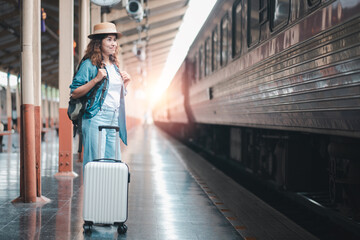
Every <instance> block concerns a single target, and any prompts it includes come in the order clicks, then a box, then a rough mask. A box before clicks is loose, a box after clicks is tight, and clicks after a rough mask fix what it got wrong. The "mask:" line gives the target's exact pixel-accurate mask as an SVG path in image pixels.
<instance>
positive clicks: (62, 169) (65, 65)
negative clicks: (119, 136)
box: [56, 0, 77, 177]
mask: <svg viewBox="0 0 360 240" xmlns="http://www.w3.org/2000/svg"><path fill="white" fill-rule="evenodd" d="M59 23H60V24H59V25H60V26H59V29H60V36H59V45H60V49H59V90H60V96H59V97H60V104H59V172H58V173H57V174H56V176H70V177H76V176H77V174H76V173H75V172H73V150H72V143H73V138H72V135H73V128H72V122H71V121H70V119H69V118H68V116H67V105H68V101H69V85H70V84H71V81H72V77H73V72H74V50H73V41H74V1H73V0H62V1H59Z"/></svg>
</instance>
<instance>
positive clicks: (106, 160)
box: [93, 158, 122, 162]
mask: <svg viewBox="0 0 360 240" xmlns="http://www.w3.org/2000/svg"><path fill="white" fill-rule="evenodd" d="M93 162H122V161H121V160H117V159H113V158H100V159H94V160H93Z"/></svg>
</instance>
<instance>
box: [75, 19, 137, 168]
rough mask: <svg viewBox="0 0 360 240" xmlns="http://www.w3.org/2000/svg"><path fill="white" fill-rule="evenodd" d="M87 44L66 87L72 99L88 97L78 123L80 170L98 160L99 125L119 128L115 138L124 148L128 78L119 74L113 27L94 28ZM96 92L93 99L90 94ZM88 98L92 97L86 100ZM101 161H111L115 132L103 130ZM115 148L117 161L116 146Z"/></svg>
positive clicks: (117, 51)
mask: <svg viewBox="0 0 360 240" xmlns="http://www.w3.org/2000/svg"><path fill="white" fill-rule="evenodd" d="M88 37H89V38H90V39H91V41H90V43H89V44H88V46H87V49H86V52H85V56H84V58H83V60H82V62H81V64H80V66H79V70H78V71H77V73H76V75H75V76H74V79H73V81H72V84H71V85H70V89H71V96H72V97H73V98H75V99H76V98H80V97H83V96H85V95H86V96H87V97H88V104H87V108H86V110H85V114H84V115H83V119H82V134H83V145H84V156H83V166H85V164H86V163H88V162H89V161H92V160H94V159H96V158H98V156H99V155H98V144H99V143H98V136H99V130H98V126H99V125H112V126H119V128H120V131H119V135H120V138H121V139H122V141H123V142H124V143H125V144H127V140H126V138H127V135H126V123H125V101H124V97H125V95H126V87H127V85H128V83H129V81H130V76H129V74H127V73H126V72H124V71H120V70H119V61H118V58H117V56H118V54H119V51H120V50H119V46H118V45H117V41H116V40H117V39H119V38H120V37H121V33H119V32H117V30H116V27H115V25H114V24H113V23H107V22H104V23H99V24H97V25H95V26H94V32H93V34H91V35H89V36H88ZM93 91H96V93H95V94H94V95H92V92H93ZM90 96H94V97H93V98H90ZM102 134H103V136H102V143H101V144H102V146H101V149H102V153H101V155H100V156H101V157H104V158H115V151H116V149H115V141H116V137H118V136H116V132H115V130H103V132H102ZM117 147H118V150H117V151H118V153H119V158H120V159H121V154H120V144H119V146H117Z"/></svg>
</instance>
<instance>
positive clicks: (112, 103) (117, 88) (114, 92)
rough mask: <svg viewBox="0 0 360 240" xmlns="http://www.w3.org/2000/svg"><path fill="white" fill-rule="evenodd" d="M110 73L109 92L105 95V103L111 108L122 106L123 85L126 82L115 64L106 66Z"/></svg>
mask: <svg viewBox="0 0 360 240" xmlns="http://www.w3.org/2000/svg"><path fill="white" fill-rule="evenodd" d="M105 68H106V70H107V72H108V74H109V82H108V89H109V90H108V93H107V95H106V97H105V101H104V105H105V106H107V107H110V108H116V109H117V108H118V107H119V106H120V93H121V87H123V85H124V82H123V79H122V78H121V76H120V74H119V73H118V72H117V71H116V69H115V66H114V64H111V65H109V66H105Z"/></svg>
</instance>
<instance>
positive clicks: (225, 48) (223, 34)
mask: <svg viewBox="0 0 360 240" xmlns="http://www.w3.org/2000/svg"><path fill="white" fill-rule="evenodd" d="M220 51H221V55H220V64H221V66H225V64H227V62H228V57H229V16H228V15H225V17H223V19H222V20H221V31H220Z"/></svg>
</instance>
